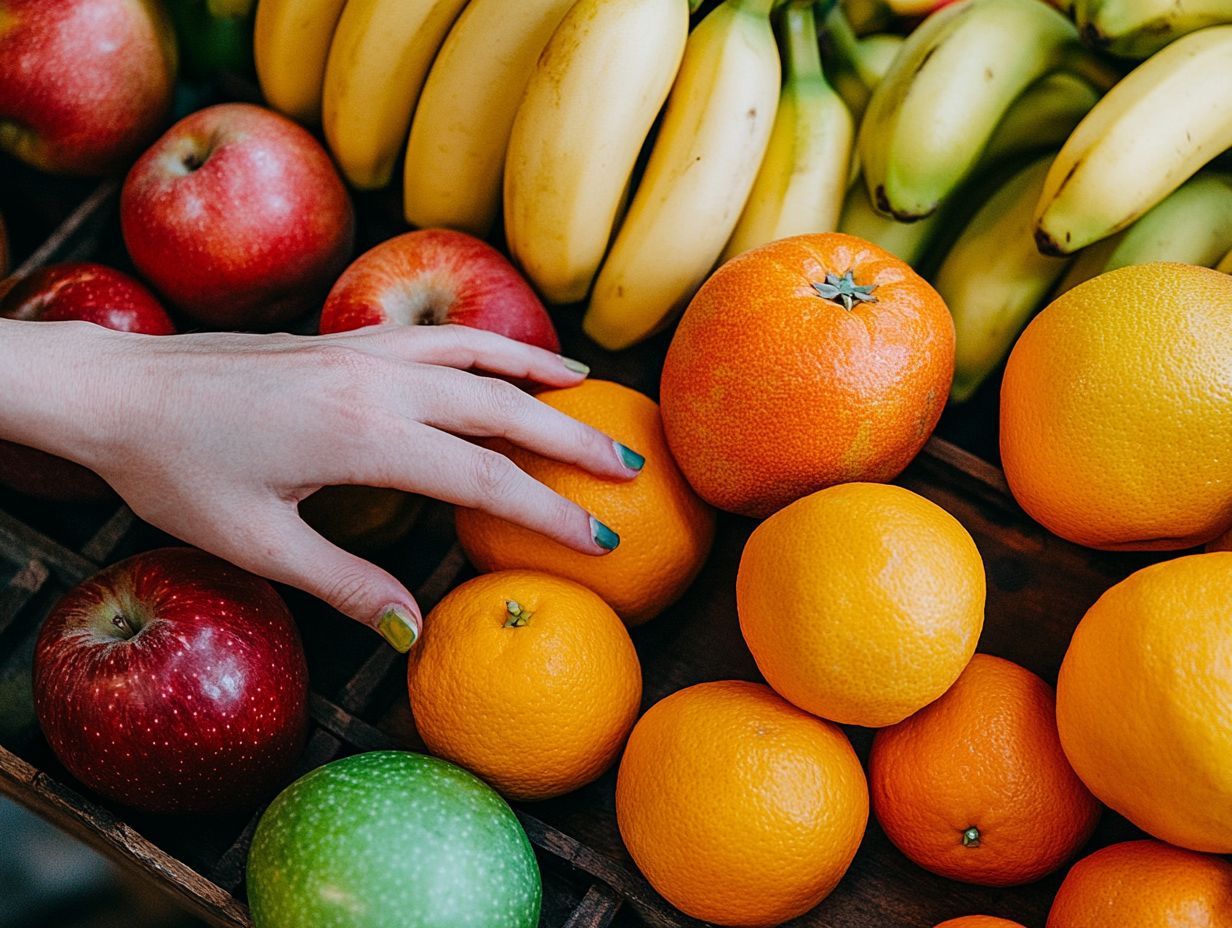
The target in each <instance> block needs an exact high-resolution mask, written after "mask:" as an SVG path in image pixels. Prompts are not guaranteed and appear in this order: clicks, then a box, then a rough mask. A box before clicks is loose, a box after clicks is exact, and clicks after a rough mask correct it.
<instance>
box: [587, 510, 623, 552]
mask: <svg viewBox="0 0 1232 928" xmlns="http://www.w3.org/2000/svg"><path fill="white" fill-rule="evenodd" d="M590 537H591V538H593V539H594V540H595V544H597V545H598V546H599V547H600V548H606V549H607V550H608V551H612V550H614V549H615V548H616V546H617V545H618V544H620V536H619V535H617V534H616V533H615V532H613V531H612V530H611V529H610V528H608V527H607V526H606V525H604V524H603V523H602V522H600V521H599V520H598V519H596V518H595V517H594V516H591V517H590Z"/></svg>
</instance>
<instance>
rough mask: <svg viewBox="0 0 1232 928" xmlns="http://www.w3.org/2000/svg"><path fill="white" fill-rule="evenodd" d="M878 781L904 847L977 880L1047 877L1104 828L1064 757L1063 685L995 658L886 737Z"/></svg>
mask: <svg viewBox="0 0 1232 928" xmlns="http://www.w3.org/2000/svg"><path fill="white" fill-rule="evenodd" d="M868 779H869V787H870V789H871V791H872V795H873V811H874V812H875V813H876V815H877V821H879V822H880V823H881V827H882V828H883V829H884V830H885V833H886V835H887V836H888V837H889V839H890V840H891V841H893V842H894V844H895V845H896V846H897V847H898V849H899V850H901V851H902V852H903V853H904V854H906V855H907V856H908V857H909V858H911V859H912V860H913V861H915V862H916V863H917V864H919V865H920V866H921V867H923V868H924V869H925V870H930V871H932V872H933V873H936V874H939V875H941V876H944V877H949V878H950V879H952V880H962V881H963V882H966V883H979V884H981V885H984V886H1015V885H1017V884H1019V883H1029V882H1031V881H1033V880H1038V879H1039V878H1040V877H1042V876H1044V875H1045V874H1048V873H1051V872H1052V871H1053V870H1056V869H1057V868H1058V867H1060V866H1061V864H1063V863H1065V861H1067V860H1069V859H1070V858H1071V857H1073V856H1074V855H1075V854H1076V853H1078V849H1079V848H1080V847H1082V845H1083V844H1085V843H1086V840H1087V839H1088V838H1089V837H1090V836H1091V832H1092V831H1094V830H1095V823H1096V822H1097V821H1099V813H1100V805H1099V803H1098V802H1096V801H1095V798H1094V797H1093V796H1092V795H1091V794H1090V793H1089V792H1087V789H1086V787H1085V786H1083V785H1082V781H1081V780H1079V779H1078V777H1077V775H1076V774H1075V773H1074V771H1073V770H1072V769H1071V768H1070V765H1069V762H1068V761H1067V760H1066V759H1065V754H1064V753H1063V752H1062V750H1061V741H1060V739H1059V738H1058V737H1057V722H1056V701H1055V699H1054V697H1053V692H1052V687H1050V686H1049V685H1048V684H1047V683H1045V682H1044V681H1043V680H1041V679H1040V678H1039V677H1037V676H1036V675H1035V674H1033V673H1031V671H1029V670H1027V669H1026V668H1025V667H1019V666H1018V665H1017V664H1013V663H1011V662H1009V661H1006V660H1002V659H1001V658H999V657H992V656H990V655H987V654H977V655H975V657H973V658H972V659H971V663H970V664H968V665H967V669H966V670H964V671H963V672H962V676H960V677H959V678H958V680H957V681H955V683H954V685H953V686H952V687H950V688H949V689H948V690H947V691H946V692H945V694H944V695H943V696H942V697H941V698H940V699H938V700H937V701H936V702H933V703H931V704H929V705H927V706H925V707H924V708H923V709H921V710H920V711H919V712H917V713H916V714H915V715H913V716H911V717H910V718H908V719H906V720H904V721H902V722H899V723H898V724H897V725H893V726H891V727H889V728H883V729H881V731H879V732H877V737H876V738H874V739H873V748H872V751H871V753H870V754H869V770H868Z"/></svg>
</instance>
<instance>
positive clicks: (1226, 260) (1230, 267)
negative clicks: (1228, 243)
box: [1215, 249, 1232, 274]
mask: <svg viewBox="0 0 1232 928" xmlns="http://www.w3.org/2000/svg"><path fill="white" fill-rule="evenodd" d="M1215 270H1217V271H1223V272H1224V273H1225V274H1232V249H1229V250H1228V253H1227V254H1226V255H1224V256H1223V259H1222V260H1221V261H1220V262H1219V263H1218V264H1216V265H1215Z"/></svg>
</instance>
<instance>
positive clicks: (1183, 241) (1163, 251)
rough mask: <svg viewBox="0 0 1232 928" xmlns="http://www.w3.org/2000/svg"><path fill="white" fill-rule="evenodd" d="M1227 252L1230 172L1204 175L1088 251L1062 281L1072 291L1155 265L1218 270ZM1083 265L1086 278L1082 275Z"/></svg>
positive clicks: (1231, 230) (1230, 245) (1231, 241)
mask: <svg viewBox="0 0 1232 928" xmlns="http://www.w3.org/2000/svg"><path fill="white" fill-rule="evenodd" d="M1101 246H1102V247H1101ZM1229 249H1232V174H1227V173H1222V172H1216V171H1201V172H1199V173H1198V174H1195V175H1194V176H1193V177H1191V178H1190V179H1189V180H1188V181H1186V182H1185V183H1184V184H1182V185H1181V186H1180V187H1178V188H1177V189H1176V190H1175V191H1174V192H1173V193H1172V194H1171V195H1170V196H1168V197H1167V198H1166V199H1164V200H1163V201H1162V202H1161V203H1160V204H1159V205H1158V206H1156V207H1155V208H1154V209H1152V210H1150V211H1149V212H1147V213H1146V214H1145V215H1143V217H1142V218H1141V219H1139V220H1138V221H1137V222H1135V223H1134V224H1133V225H1132V226H1130V227H1129V228H1128V229H1125V230H1124V231H1122V232H1118V233H1117V234H1116V235H1113V236H1109V237H1108V238H1106V239H1103V240H1102V241H1099V242H1096V243H1095V244H1094V245H1091V246H1089V247H1088V248H1084V249H1083V250H1082V253H1081V255H1080V256H1079V258H1078V260H1077V261H1075V262H1074V265H1073V267H1071V269H1070V273H1068V274H1067V275H1066V278H1065V280H1064V281H1063V283H1064V285H1065V289H1069V288H1070V287H1073V286H1076V285H1077V284H1079V283H1081V282H1082V281H1084V280H1088V279H1090V278H1091V277H1095V276H1097V275H1099V274H1102V273H1104V272H1105V271H1113V270H1116V269H1117V268H1119V267H1128V266H1129V265H1131V264H1149V263H1150V262H1152V261H1179V262H1183V263H1185V264H1197V265H1201V266H1202V267H1215V266H1216V265H1217V264H1218V263H1219V261H1220V259H1221V258H1222V257H1223V256H1224V253H1225V252H1227V251H1228V250H1229ZM1088 254H1090V255H1091V257H1089V258H1088ZM1096 256H1098V260H1097V258H1096ZM1079 265H1081V268H1082V272H1083V273H1084V274H1085V276H1079V275H1078V268H1079Z"/></svg>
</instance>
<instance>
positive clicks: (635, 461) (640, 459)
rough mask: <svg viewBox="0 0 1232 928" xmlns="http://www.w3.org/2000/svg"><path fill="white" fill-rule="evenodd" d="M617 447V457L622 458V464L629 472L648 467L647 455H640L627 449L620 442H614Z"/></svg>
mask: <svg viewBox="0 0 1232 928" xmlns="http://www.w3.org/2000/svg"><path fill="white" fill-rule="evenodd" d="M612 444H613V445H615V446H616V456H617V457H618V458H620V463H621V464H623V465H624V466H625V467H627V468H629V470H641V469H642V468H643V467H645V466H646V457H645V455H641V454H638V453H637V452H636V451H634V450H633V449H632V448H626V447H625V446H624V445H622V444H621V443H620V442H618V441H614V442H612Z"/></svg>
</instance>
